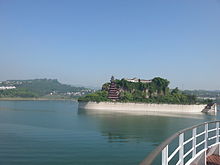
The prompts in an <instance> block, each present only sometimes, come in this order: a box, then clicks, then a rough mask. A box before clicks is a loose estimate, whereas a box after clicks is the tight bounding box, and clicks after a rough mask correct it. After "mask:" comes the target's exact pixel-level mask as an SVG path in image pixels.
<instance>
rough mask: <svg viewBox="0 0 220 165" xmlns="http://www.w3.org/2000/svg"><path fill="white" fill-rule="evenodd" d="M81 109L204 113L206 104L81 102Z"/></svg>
mask: <svg viewBox="0 0 220 165" xmlns="http://www.w3.org/2000/svg"><path fill="white" fill-rule="evenodd" d="M78 107H79V109H86V110H103V111H115V112H120V111H132V112H138V111H139V112H140V111H141V112H175V113H176V112H177V113H202V111H203V110H204V109H205V107H206V105H205V104H200V105H197V104H192V105H185V104H149V103H120V102H99V103H97V102H91V101H89V102H81V101H80V102H79V106H78Z"/></svg>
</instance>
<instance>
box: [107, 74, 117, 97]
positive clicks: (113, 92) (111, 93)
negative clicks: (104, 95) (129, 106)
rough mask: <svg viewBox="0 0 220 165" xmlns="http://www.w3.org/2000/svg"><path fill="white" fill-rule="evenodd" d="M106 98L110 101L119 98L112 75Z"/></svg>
mask: <svg viewBox="0 0 220 165" xmlns="http://www.w3.org/2000/svg"><path fill="white" fill-rule="evenodd" d="M108 98H109V99H111V100H112V101H116V100H118V99H119V91H118V89H117V87H116V83H115V79H114V77H113V76H112V77H111V84H110V87H109V90H108Z"/></svg>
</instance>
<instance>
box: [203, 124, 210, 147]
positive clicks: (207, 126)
mask: <svg viewBox="0 0 220 165" xmlns="http://www.w3.org/2000/svg"><path fill="white" fill-rule="evenodd" d="M208 129H209V125H208V123H206V124H205V139H204V140H205V149H207V148H208Z"/></svg>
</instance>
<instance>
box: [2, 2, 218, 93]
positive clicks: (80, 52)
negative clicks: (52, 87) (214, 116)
mask: <svg viewBox="0 0 220 165" xmlns="http://www.w3.org/2000/svg"><path fill="white" fill-rule="evenodd" d="M0 62H1V63H0V81H2V80H6V79H32V78H57V79H58V80H60V81H61V82H63V83H68V84H81V85H86V86H88V85H90V86H100V85H101V84H102V83H103V82H105V81H108V80H109V79H110V76H111V75H114V76H115V77H116V78H120V79H121V78H123V77H126V78H132V77H140V78H145V79H151V78H153V77H155V76H161V77H164V78H167V79H169V80H170V81H171V87H175V86H178V87H180V89H182V88H184V89H220V0H172V1H171V0H78V1H77V0H69V1H68V0H59V1H58V0H0Z"/></svg>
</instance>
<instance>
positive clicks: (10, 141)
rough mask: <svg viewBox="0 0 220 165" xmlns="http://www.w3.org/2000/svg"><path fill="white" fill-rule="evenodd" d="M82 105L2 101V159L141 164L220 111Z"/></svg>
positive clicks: (11, 162)
mask: <svg viewBox="0 0 220 165" xmlns="http://www.w3.org/2000/svg"><path fill="white" fill-rule="evenodd" d="M158 115H159V114H158V113H154V114H143V113H142V114H137V113H136V114H127V113H109V112H108V113H107V112H102V111H89V110H87V111H85V110H78V105H77V102H75V101H0V164H2V165H39V164H40V165H86V164H95V165H103V164H105V165H106V164H107V165H108V164H114V165H123V164H126V165H129V164H132V165H133V164H138V163H140V161H141V160H143V159H144V158H145V156H146V155H147V154H149V153H150V152H151V151H152V150H153V149H154V148H155V147H156V146H157V145H159V144H160V143H161V142H162V141H163V140H165V139H166V138H167V137H169V136H170V135H172V134H173V133H175V132H176V131H178V130H180V129H183V128H186V127H190V126H192V125H194V124H198V123H202V122H204V121H210V120H217V119H220V116H219V115H217V116H211V115H205V114H198V115H177V114H172V115H170V114H163V115H160V116H158Z"/></svg>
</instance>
